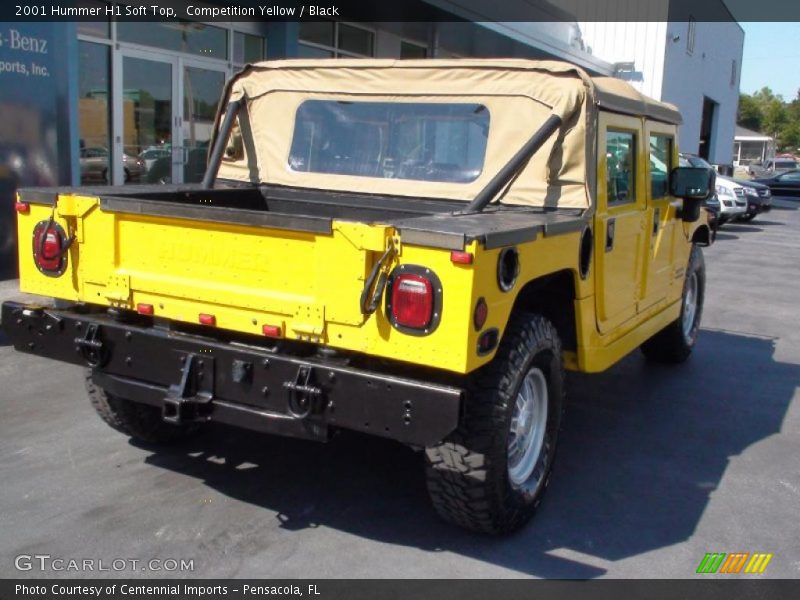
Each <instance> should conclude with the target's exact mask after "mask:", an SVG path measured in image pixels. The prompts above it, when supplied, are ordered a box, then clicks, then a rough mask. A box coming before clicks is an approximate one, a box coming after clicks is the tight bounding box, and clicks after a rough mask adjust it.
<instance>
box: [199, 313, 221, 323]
mask: <svg viewBox="0 0 800 600" xmlns="http://www.w3.org/2000/svg"><path fill="white" fill-rule="evenodd" d="M198 320H199V321H200V324H201V325H216V324H217V317H215V316H214V315H207V314H205V313H200V315H199V316H198Z"/></svg>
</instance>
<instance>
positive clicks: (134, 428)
mask: <svg viewBox="0 0 800 600" xmlns="http://www.w3.org/2000/svg"><path fill="white" fill-rule="evenodd" d="M85 376H86V391H87V392H88V394H89V401H90V402H91V403H92V407H93V408H94V410H95V412H96V413H97V414H98V415H100V418H101V419H103V421H105V422H106V423H107V424H108V425H109V426H111V427H112V428H113V429H116V430H117V431H119V432H121V433H124V434H125V435H128V436H130V437H133V438H136V439H139V440H142V441H144V442H147V443H150V444H169V443H172V442H175V441H177V440H179V439H182V438H185V437H187V436H189V435H191V434H193V433H195V432H196V431H197V426H196V425H193V424H189V425H173V424H171V423H167V422H166V421H164V420H163V419H162V418H161V411H160V410H158V408H156V407H155V406H150V405H149V404H141V403H139V402H132V401H131V400H126V399H124V398H119V397H117V396H114V395H112V394H109V393H108V392H106V391H105V390H104V389H103V388H101V387H99V386H98V385H96V384H95V383H94V382H93V381H92V371H91V369H86V373H85Z"/></svg>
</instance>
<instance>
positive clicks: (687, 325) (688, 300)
mask: <svg viewBox="0 0 800 600" xmlns="http://www.w3.org/2000/svg"><path fill="white" fill-rule="evenodd" d="M697 287H698V286H697V273H696V272H695V271H692V272H691V273H690V274H689V279H687V280H686V291H685V292H684V294H683V322H682V325H683V337H684V338H685V339H686V341H687V342H691V340H692V332H693V331H694V321H695V317H696V316H697Z"/></svg>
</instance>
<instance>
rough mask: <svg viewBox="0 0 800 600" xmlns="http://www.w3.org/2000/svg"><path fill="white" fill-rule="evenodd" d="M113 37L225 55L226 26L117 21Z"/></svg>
mask: <svg viewBox="0 0 800 600" xmlns="http://www.w3.org/2000/svg"><path fill="white" fill-rule="evenodd" d="M117 40H119V41H121V42H131V43H134V44H142V45H144V46H154V47H156V48H163V49H165V50H174V51H177V52H185V53H187V54H197V55H199V56H203V57H205V58H219V59H222V60H227V59H228V30H227V29H222V28H221V27H214V26H213V25H205V24H204V23H196V22H194V21H191V22H189V21H176V22H174V23H140V22H135V21H118V22H117Z"/></svg>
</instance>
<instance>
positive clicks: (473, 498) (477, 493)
mask: <svg viewBox="0 0 800 600" xmlns="http://www.w3.org/2000/svg"><path fill="white" fill-rule="evenodd" d="M563 390H564V369H563V363H562V357H561V342H560V340H559V337H558V334H557V332H556V329H555V327H554V326H553V324H552V323H551V322H550V321H548V320H547V319H546V318H544V317H542V316H539V315H516V316H515V317H513V318H512V319H511V320H510V322H509V324H508V327H507V330H506V333H505V335H504V336H503V341H502V343H501V344H500V347H499V348H498V351H497V355H496V356H495V358H494V360H493V361H492V362H491V363H489V364H488V365H486V366H485V367H482V368H481V369H480V370H479V371H477V372H476V373H475V374H474V375H473V376H471V378H470V383H469V386H468V391H467V396H466V398H465V411H464V416H463V417H462V421H461V424H460V425H459V428H458V429H457V430H456V431H455V432H454V433H453V434H451V435H450V436H448V438H447V439H445V440H444V441H443V442H440V443H439V444H436V445H434V446H432V447H430V448H427V449H426V452H425V454H426V459H427V467H426V472H427V483H428V492H429V494H430V497H431V500H432V502H433V505H434V507H435V509H436V511H437V512H438V513H439V515H440V516H442V517H443V518H444V519H445V520H447V521H450V522H452V523H455V524H457V525H460V526H462V527H465V528H467V529H471V530H473V531H478V532H482V533H493V534H499V533H507V532H510V531H513V530H515V529H518V528H520V527H521V526H522V525H524V524H525V523H526V522H527V521H528V520H529V519H530V518H531V517H532V516H533V514H534V512H535V511H536V508H537V507H538V506H539V503H540V502H541V500H542V496H543V494H544V492H545V489H546V488H547V485H548V482H549V478H550V472H551V470H552V468H553V459H554V458H555V452H556V443H557V441H558V431H559V427H560V423H561V410H562V397H563V393H564V391H563Z"/></svg>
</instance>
